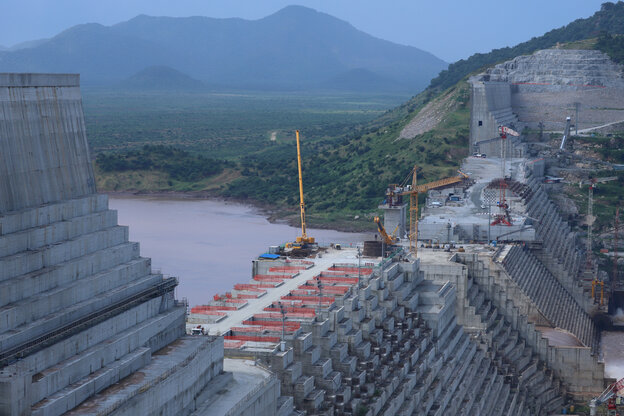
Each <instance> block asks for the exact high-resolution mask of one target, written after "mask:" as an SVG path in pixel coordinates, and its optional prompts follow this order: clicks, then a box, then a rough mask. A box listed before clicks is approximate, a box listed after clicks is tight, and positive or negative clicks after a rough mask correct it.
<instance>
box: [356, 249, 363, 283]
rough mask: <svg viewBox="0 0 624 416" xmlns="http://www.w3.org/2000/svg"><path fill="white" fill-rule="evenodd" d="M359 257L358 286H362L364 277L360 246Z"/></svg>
mask: <svg viewBox="0 0 624 416" xmlns="http://www.w3.org/2000/svg"><path fill="white" fill-rule="evenodd" d="M357 258H358V288H360V287H362V284H361V281H360V279H361V278H362V273H361V271H360V269H361V267H362V252H361V251H360V247H359V246H358V248H357Z"/></svg>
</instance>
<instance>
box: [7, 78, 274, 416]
mask: <svg viewBox="0 0 624 416" xmlns="http://www.w3.org/2000/svg"><path fill="white" fill-rule="evenodd" d="M0 148H1V149H2V151H1V152H0V173H1V176H0V415H3V416H5V415H7V416H22V415H41V416H56V415H61V414H80V415H90V414H92V415H95V414H97V415H106V414H115V415H148V414H160V415H188V414H191V413H192V412H195V414H198V415H203V414H226V413H227V412H228V411H232V410H231V409H235V412H236V413H235V414H250V415H267V416H268V415H273V414H275V409H276V406H277V397H278V396H279V384H278V383H276V382H275V380H274V379H273V378H269V379H268V381H265V379H266V376H264V375H262V374H259V373H258V372H257V371H256V372H249V371H247V372H245V371H243V373H248V374H251V375H250V376H247V377H246V378H245V384H246V388H248V389H253V391H254V394H255V396H254V395H248V396H246V397H247V399H246V400H245V401H244V402H243V403H242V404H237V403H236V402H233V403H224V404H223V405H222V406H221V407H220V409H221V410H223V412H222V413H219V412H217V413H214V412H204V411H202V409H203V408H202V399H203V398H206V397H210V396H211V394H210V393H211V392H213V391H214V389H215V387H218V386H220V387H219V388H217V390H219V389H226V390H227V389H233V390H234V391H238V392H239V393H240V392H241V391H243V390H240V389H239V388H237V384H236V383H237V379H240V377H239V375H237V374H236V373H234V376H233V375H232V373H224V371H223V339H222V338H219V337H191V336H186V335H185V319H186V309H187V307H186V304H184V303H180V302H177V301H176V300H175V299H174V289H175V287H176V285H177V279H175V278H171V277H164V276H162V275H160V274H156V273H153V272H152V270H151V261H150V259H148V258H144V257H141V256H140V253H139V245H138V244H137V243H133V242H129V241H128V228H127V227H123V226H119V225H118V224H117V213H116V212H115V211H112V210H109V209H108V200H107V197H106V196H105V195H98V194H97V193H96V190H95V181H94V177H93V170H92V165H91V159H90V157H89V149H88V146H87V139H86V134H85V125H84V117H83V113H82V101H81V95H80V87H79V78H78V75H49V74H0ZM228 374H229V376H228ZM267 374H268V373H267ZM238 384H240V382H238ZM237 397H240V396H237ZM211 399H212V398H211ZM212 401H214V399H212ZM250 409H251V410H250ZM232 414H234V413H232Z"/></svg>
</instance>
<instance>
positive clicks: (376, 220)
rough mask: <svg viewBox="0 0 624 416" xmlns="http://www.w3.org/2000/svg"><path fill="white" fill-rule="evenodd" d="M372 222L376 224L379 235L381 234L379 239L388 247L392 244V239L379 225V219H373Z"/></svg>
mask: <svg viewBox="0 0 624 416" xmlns="http://www.w3.org/2000/svg"><path fill="white" fill-rule="evenodd" d="M374 221H375V223H376V224H377V230H378V231H379V234H381V237H382V238H383V240H384V242H385V243H386V244H388V245H389V246H391V245H392V244H394V239H393V238H392V237H391V236H389V235H388V233H387V232H386V229H385V228H384V226H383V225H382V224H381V220H380V219H379V217H375V219H374ZM395 231H396V230H395Z"/></svg>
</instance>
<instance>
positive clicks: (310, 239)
mask: <svg viewBox="0 0 624 416" xmlns="http://www.w3.org/2000/svg"><path fill="white" fill-rule="evenodd" d="M296 136H297V166H298V168H299V201H300V202H299V208H300V211H301V237H297V242H298V243H314V237H308V235H307V233H306V220H305V203H304V202H303V175H302V174H301V145H300V143H299V130H296Z"/></svg>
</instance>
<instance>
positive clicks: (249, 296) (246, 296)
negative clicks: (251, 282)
mask: <svg viewBox="0 0 624 416" xmlns="http://www.w3.org/2000/svg"><path fill="white" fill-rule="evenodd" d="M236 297H237V298H238V299H258V298H259V297H260V294H259V293H253V294H252V293H237V294H236Z"/></svg>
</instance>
